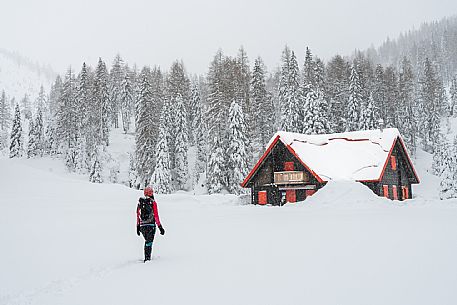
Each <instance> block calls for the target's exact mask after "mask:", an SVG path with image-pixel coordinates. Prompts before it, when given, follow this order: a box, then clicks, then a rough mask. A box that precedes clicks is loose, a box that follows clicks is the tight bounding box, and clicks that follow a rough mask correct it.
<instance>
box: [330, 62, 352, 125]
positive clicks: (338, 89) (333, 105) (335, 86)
mask: <svg viewBox="0 0 457 305" xmlns="http://www.w3.org/2000/svg"><path fill="white" fill-rule="evenodd" d="M349 75H350V66H349V63H347V62H346V61H345V60H344V59H343V58H342V57H341V56H339V55H337V56H335V57H333V58H332V59H331V60H330V62H329V63H328V65H327V69H326V73H325V83H326V86H325V90H326V91H325V96H326V97H327V98H328V100H329V107H330V109H329V121H330V122H331V125H332V126H331V127H332V130H333V131H335V132H343V131H344V130H345V128H346V120H345V118H346V104H347V102H348V100H349Z"/></svg>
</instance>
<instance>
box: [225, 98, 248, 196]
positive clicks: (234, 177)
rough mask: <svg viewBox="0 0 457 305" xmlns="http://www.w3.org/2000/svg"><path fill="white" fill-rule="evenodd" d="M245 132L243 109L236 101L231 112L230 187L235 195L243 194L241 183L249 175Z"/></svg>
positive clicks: (229, 139)
mask: <svg viewBox="0 0 457 305" xmlns="http://www.w3.org/2000/svg"><path fill="white" fill-rule="evenodd" d="M245 132H246V124H245V122H244V114H243V109H242V108H241V106H240V105H239V104H238V103H237V102H236V101H233V102H232V104H231V105H230V110H229V136H228V141H229V147H228V156H229V168H228V174H229V177H228V180H229V181H228V182H229V183H228V187H229V191H230V192H231V193H234V194H240V193H242V192H243V189H242V188H241V187H240V183H241V182H242V181H243V179H244V178H245V177H246V175H247V173H248V165H247V153H246V147H245V143H246V134H245Z"/></svg>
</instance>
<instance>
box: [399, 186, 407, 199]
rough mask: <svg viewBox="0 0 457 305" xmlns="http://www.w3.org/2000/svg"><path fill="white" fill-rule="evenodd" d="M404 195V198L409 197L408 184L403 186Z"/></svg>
mask: <svg viewBox="0 0 457 305" xmlns="http://www.w3.org/2000/svg"><path fill="white" fill-rule="evenodd" d="M401 189H402V195H403V199H409V188H408V187H407V186H402V187H401Z"/></svg>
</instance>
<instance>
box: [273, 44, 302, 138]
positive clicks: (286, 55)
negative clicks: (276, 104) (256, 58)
mask: <svg viewBox="0 0 457 305" xmlns="http://www.w3.org/2000/svg"><path fill="white" fill-rule="evenodd" d="M279 90H280V95H279V98H280V104H281V109H282V115H281V128H282V129H283V130H285V131H290V132H300V131H301V130H302V129H303V120H302V107H301V106H302V105H301V104H302V103H301V92H300V91H301V90H300V83H299V69H298V63H297V59H296V57H295V54H294V52H293V51H292V52H290V51H289V49H288V48H287V47H286V49H285V50H284V52H283V66H282V68H281V80H280V87H279Z"/></svg>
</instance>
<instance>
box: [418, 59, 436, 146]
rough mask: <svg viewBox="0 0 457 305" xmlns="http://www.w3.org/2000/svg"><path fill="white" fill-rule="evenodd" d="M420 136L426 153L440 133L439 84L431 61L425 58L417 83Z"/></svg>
mask: <svg viewBox="0 0 457 305" xmlns="http://www.w3.org/2000/svg"><path fill="white" fill-rule="evenodd" d="M419 86H420V88H419V100H420V106H419V108H420V113H421V116H420V119H419V122H420V123H419V124H420V131H419V132H420V134H421V136H422V145H423V148H424V149H425V150H426V151H429V152H433V148H434V147H436V145H435V144H436V141H437V140H438V138H439V133H440V110H439V108H440V88H439V86H440V82H439V81H438V76H437V75H436V72H435V68H434V67H433V65H432V63H431V61H430V60H429V59H428V58H426V59H425V62H424V70H423V73H422V77H421V79H420V82H419Z"/></svg>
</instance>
